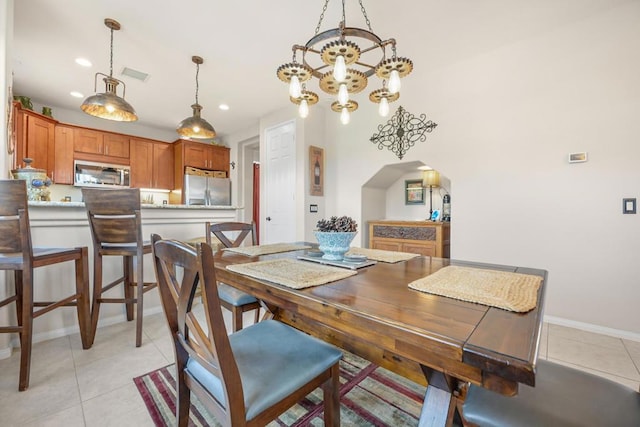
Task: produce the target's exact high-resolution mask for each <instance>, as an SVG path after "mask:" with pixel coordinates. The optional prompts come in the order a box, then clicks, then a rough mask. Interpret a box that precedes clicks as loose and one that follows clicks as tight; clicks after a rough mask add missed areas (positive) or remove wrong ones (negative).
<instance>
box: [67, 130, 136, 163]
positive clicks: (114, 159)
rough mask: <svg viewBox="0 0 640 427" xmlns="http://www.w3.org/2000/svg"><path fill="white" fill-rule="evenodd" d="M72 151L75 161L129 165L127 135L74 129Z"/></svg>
mask: <svg viewBox="0 0 640 427" xmlns="http://www.w3.org/2000/svg"><path fill="white" fill-rule="evenodd" d="M73 149H74V151H75V156H74V157H75V158H76V159H82V160H90V161H96V162H107V163H118V164H129V137H128V136H127V135H121V134H117V133H111V132H103V131H99V130H95V129H87V128H80V127H76V128H75V130H74V141H73Z"/></svg>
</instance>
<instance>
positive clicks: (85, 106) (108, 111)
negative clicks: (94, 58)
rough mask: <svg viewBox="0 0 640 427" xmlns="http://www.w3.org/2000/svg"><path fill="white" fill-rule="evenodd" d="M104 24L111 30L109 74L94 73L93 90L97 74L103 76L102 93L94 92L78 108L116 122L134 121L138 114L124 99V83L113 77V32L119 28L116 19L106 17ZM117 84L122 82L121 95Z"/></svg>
mask: <svg viewBox="0 0 640 427" xmlns="http://www.w3.org/2000/svg"><path fill="white" fill-rule="evenodd" d="M104 25H106V26H107V28H109V29H110V30H111V54H110V57H109V58H110V59H109V61H110V63H109V75H108V76H107V75H106V74H102V73H96V75H95V78H94V89H93V90H94V91H97V89H98V76H99V75H100V76H103V79H102V80H103V81H104V84H105V91H104V93H96V94H95V95H91V96H90V97H88V98H87V99H85V100H84V102H83V103H82V105H81V106H80V108H81V109H82V111H84V112H85V113H87V114H89V115H91V116H95V117H99V118H101V119H106V120H115V121H118V122H134V121H136V120H138V116H137V114H136V112H135V110H134V109H133V107H132V106H131V104H129V103H128V102H127V101H125V99H124V96H125V91H126V85H125V84H124V82H123V81H122V80H118V79H116V78H114V77H113V32H114V31H118V30H119V29H120V23H118V21H116V20H113V19H110V18H106V19H105V20H104ZM119 84H122V97H119V96H118V94H117V93H116V89H117V87H118V85H119Z"/></svg>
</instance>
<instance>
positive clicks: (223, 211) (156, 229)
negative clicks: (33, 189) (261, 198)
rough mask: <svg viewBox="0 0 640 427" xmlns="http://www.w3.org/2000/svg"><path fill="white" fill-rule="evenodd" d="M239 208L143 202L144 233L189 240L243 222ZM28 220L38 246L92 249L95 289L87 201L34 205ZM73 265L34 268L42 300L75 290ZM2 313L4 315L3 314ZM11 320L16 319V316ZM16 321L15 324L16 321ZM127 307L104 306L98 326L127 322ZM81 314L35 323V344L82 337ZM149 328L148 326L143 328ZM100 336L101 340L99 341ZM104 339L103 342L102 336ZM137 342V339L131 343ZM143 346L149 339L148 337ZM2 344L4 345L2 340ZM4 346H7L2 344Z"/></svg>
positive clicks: (2, 352) (108, 274) (111, 274)
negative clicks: (209, 227)
mask: <svg viewBox="0 0 640 427" xmlns="http://www.w3.org/2000/svg"><path fill="white" fill-rule="evenodd" d="M241 209H242V208H241V207H236V206H187V205H171V204H167V205H151V204H143V205H142V209H141V216H142V233H143V236H144V237H145V239H149V238H150V236H151V234H152V233H156V234H159V235H161V236H162V237H163V238H172V239H177V240H190V239H193V238H197V237H202V236H204V233H205V222H207V221H209V222H214V223H215V222H227V221H237V220H239V219H241V218H240V217H239V216H238V212H239V211H240V210H241ZM29 221H30V225H31V240H32V244H33V246H43V247H74V246H87V247H88V248H89V271H90V275H89V279H90V286H89V287H90V288H93V247H92V240H91V232H90V230H89V223H88V220H87V212H86V210H85V207H84V203H82V202H29ZM116 258H117V257H107V258H105V259H104V262H103V270H104V272H103V274H104V282H105V283H107V282H110V281H113V280H115V279H117V278H118V277H119V275H121V272H122V262H121V261H120V260H119V259H116ZM144 276H145V281H155V274H154V269H153V260H152V257H151V255H146V256H145V259H144ZM7 281H8V283H10V284H11V286H8V288H9V289H12V288H13V285H12V284H13V274H8V273H7ZM74 281H75V274H74V268H73V263H62V264H57V265H53V266H49V267H42V268H38V269H35V270H34V283H35V286H34V292H35V296H36V298H37V299H40V300H47V299H51V300H53V299H55V298H56V297H59V296H62V295H66V294H68V293H69V292H70V291H71V290H72V289H73V288H74V283H75V282H74ZM122 293H123V291H122V286H118V287H116V289H113V291H112V294H113V295H118V296H120V295H122ZM144 309H145V313H146V314H150V313H156V312H159V311H161V310H162V307H161V304H160V298H159V296H158V292H157V290H152V291H151V292H149V293H147V294H145V301H144ZM3 315H5V314H4V313H3ZM11 316H12V317H13V318H15V313H14V312H12V313H11ZM11 321H12V322H15V320H13V319H12V320H11ZM125 321H126V318H125V315H124V304H105V305H103V306H102V307H101V309H100V321H99V323H98V327H99V328H100V327H101V326H105V325H109V324H114V323H119V322H125ZM77 325H78V321H77V318H76V310H75V309H73V308H63V309H58V310H54V311H52V312H50V313H47V314H45V315H43V316H42V317H40V318H38V319H36V321H35V322H34V342H38V341H44V340H48V339H51V338H55V337H59V336H63V335H69V334H72V333H77V331H78V326H77ZM143 330H144V328H143ZM100 339H101V338H100V333H98V334H97V336H96V340H97V341H99V340H100ZM103 339H104V338H103ZM131 342H132V343H133V337H132V341H131ZM143 342H144V336H143ZM0 344H2V342H0ZM3 346H5V345H3ZM12 346H13V347H19V344H18V336H17V334H15V335H12ZM10 355H11V349H10V348H8V347H7V348H1V347H0V359H1V358H4V357H8V356H10Z"/></svg>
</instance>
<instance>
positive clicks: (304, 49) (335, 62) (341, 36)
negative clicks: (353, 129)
mask: <svg viewBox="0 0 640 427" xmlns="http://www.w3.org/2000/svg"><path fill="white" fill-rule="evenodd" d="M328 4H329V0H325V3H324V7H323V8H322V13H321V14H320V20H319V21H318V25H317V26H316V30H315V33H314V35H313V37H311V39H309V41H308V42H307V43H306V44H305V45H304V46H301V45H298V44H294V45H293V47H292V50H293V59H292V62H289V63H287V64H284V65H281V66H280V67H279V68H278V70H277V74H278V78H280V80H282V81H283V82H285V83H288V84H289V99H290V100H291V102H293V103H294V104H296V105H298V106H299V109H298V111H299V114H300V117H303V118H304V117H306V116H307V115H308V114H309V106H310V105H313V104H315V103H317V102H318V99H319V98H318V95H317V94H316V93H314V92H312V91H309V90H307V88H306V82H307V81H310V80H311V79H312V77H315V78H317V79H318V82H319V83H318V84H319V86H320V89H322V91H324V92H326V93H328V94H330V95H337V99H336V100H335V101H334V102H333V103H332V104H331V109H332V110H333V111H335V112H337V113H340V120H341V122H342V123H343V124H347V123H349V116H350V113H351V112H353V111H355V110H357V109H358V103H357V102H356V101H354V100H352V99H351V95H353V94H356V93H359V92H361V91H363V90H364V89H365V88H366V87H367V83H368V78H369V77H371V76H373V75H374V74H375V75H376V76H377V77H378V78H380V79H381V80H382V84H381V87H380V88H378V89H376V90H374V91H373V92H371V94H369V100H370V101H371V102H374V103H377V104H379V108H378V112H379V113H380V115H381V116H387V115H388V114H389V103H390V102H393V101H396V100H397V99H398V98H399V97H400V79H401V78H402V77H405V76H406V75H408V74H409V73H410V72H411V71H412V70H413V63H412V62H411V60H410V59H408V58H402V57H398V56H397V54H396V41H395V40H394V39H392V38H391V39H388V40H384V41H383V40H382V39H381V38H380V37H378V36H377V35H376V34H375V33H374V32H373V30H372V29H371V23H370V22H369V17H368V16H367V12H366V10H365V8H364V6H363V4H362V0H359V4H360V10H361V11H362V15H363V16H364V19H365V22H366V24H367V29H363V28H356V27H347V26H346V19H345V0H342V21H341V22H340V24H339V25H338V28H332V29H329V30H326V31H323V32H320V26H321V25H322V21H323V19H324V14H325V12H326V10H327V6H328ZM358 43H360V45H359V44H358ZM387 48H390V50H391V56H390V57H388V56H387ZM298 53H300V54H301V56H302V62H298V58H297V56H298Z"/></svg>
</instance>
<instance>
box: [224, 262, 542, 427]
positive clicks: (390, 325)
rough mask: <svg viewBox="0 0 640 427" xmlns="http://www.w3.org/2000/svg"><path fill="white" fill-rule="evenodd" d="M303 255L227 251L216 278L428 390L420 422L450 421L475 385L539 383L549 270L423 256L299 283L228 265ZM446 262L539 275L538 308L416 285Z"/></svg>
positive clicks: (505, 389)
mask: <svg viewBox="0 0 640 427" xmlns="http://www.w3.org/2000/svg"><path fill="white" fill-rule="evenodd" d="M305 253H306V251H305V250H299V251H291V252H285V253H278V254H270V255H262V256H253V257H252V256H246V255H242V254H238V253H233V252H229V251H219V252H218V253H217V254H216V256H215V269H216V275H217V276H216V277H217V280H218V281H221V282H224V283H227V284H229V285H232V286H234V287H236V288H238V289H240V290H242V291H244V292H247V293H250V294H252V295H255V296H256V297H257V298H259V299H260V300H261V301H262V302H263V303H264V306H265V308H266V309H267V316H268V317H273V318H275V319H277V320H280V321H282V322H284V323H287V324H289V325H291V326H293V327H295V328H298V329H300V330H302V331H305V332H307V333H309V334H311V335H314V336H316V337H319V338H321V339H323V340H325V341H327V342H330V343H332V344H335V345H337V346H338V347H341V348H343V349H345V350H348V351H350V352H353V353H355V354H357V355H359V356H361V357H363V358H365V359H367V360H369V361H371V362H373V363H376V364H378V365H379V366H382V367H384V368H387V369H389V370H391V371H394V372H396V373H398V374H400V375H402V376H405V377H406V378H409V379H411V380H413V381H415V382H418V383H421V384H423V385H425V386H427V391H426V394H425V401H424V405H423V409H422V414H421V418H420V426H430V425H434V426H435V425H438V426H443V425H449V424H450V423H451V420H452V419H453V414H454V412H455V410H456V408H457V409H460V405H461V402H462V401H463V399H464V394H465V391H466V386H467V385H468V384H469V383H473V384H477V385H481V386H483V387H486V388H488V389H491V390H493V391H495V392H497V393H502V394H505V395H515V394H517V392H518V384H527V385H530V386H534V385H535V365H536V359H537V354H538V347H539V344H540V336H541V329H542V321H543V306H544V294H545V289H546V280H547V272H546V271H544V270H541V269H535V268H526V267H513V266H505V265H493V264H483V263H477V262H469V261H460V260H453V259H444V258H433V257H425V256H420V257H416V258H413V259H410V260H408V261H401V262H397V263H385V262H377V263H376V264H375V265H372V266H369V267H364V268H360V269H358V270H357V274H356V275H353V276H351V277H348V278H346V279H341V280H338V281H334V282H330V283H327V284H324V285H320V286H313V287H308V288H304V289H293V288H290V287H287V286H283V285H279V284H276V283H273V282H269V281H267V280H263V279H257V278H253V277H249V276H246V275H243V274H239V273H235V272H233V271H230V270H228V269H227V268H226V267H227V266H228V265H232V264H242V263H248V262H256V261H263V260H269V259H274V258H276V259H277V258H297V257H298V256H299V255H304V254H305ZM300 262H307V261H300ZM448 265H456V266H465V267H473V268H482V269H491V270H499V271H506V272H516V273H524V274H530V275H537V276H540V277H541V278H542V283H541V286H540V287H539V289H538V295H537V298H538V299H537V304H536V307H535V308H534V309H533V310H531V311H529V312H526V313H516V312H512V311H507V310H503V309H500V308H495V307H490V306H486V305H482V304H475V303H470V302H465V301H460V300H457V299H452V298H447V297H443V296H438V295H434V294H429V293H424V292H419V291H416V290H413V289H410V288H409V287H408V284H409V283H411V282H413V281H415V280H417V279H420V278H423V277H425V276H428V275H430V274H433V273H435V272H436V271H438V270H440V269H442V268H443V267H445V266H448ZM274 345H277V344H276V343H274Z"/></svg>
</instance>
